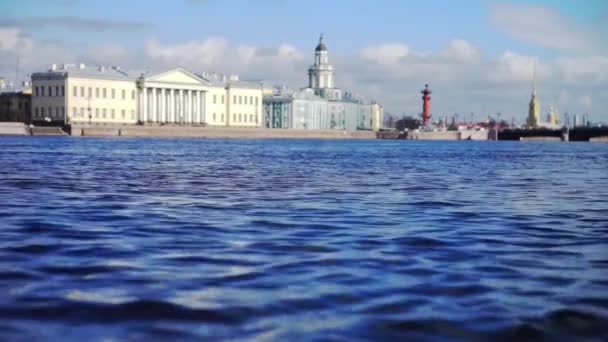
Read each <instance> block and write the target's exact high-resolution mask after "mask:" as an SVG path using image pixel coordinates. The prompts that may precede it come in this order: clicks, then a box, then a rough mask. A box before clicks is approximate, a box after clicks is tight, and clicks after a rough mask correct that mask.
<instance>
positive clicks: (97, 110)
mask: <svg viewBox="0 0 608 342" xmlns="http://www.w3.org/2000/svg"><path fill="white" fill-rule="evenodd" d="M98 117H99V108H95V119H97V118H98Z"/></svg>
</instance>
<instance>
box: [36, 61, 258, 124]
mask: <svg viewBox="0 0 608 342" xmlns="http://www.w3.org/2000/svg"><path fill="white" fill-rule="evenodd" d="M32 89H33V96H32V121H33V122H34V123H43V122H44V123H49V122H50V123H55V124H68V123H80V124H82V123H89V124H122V125H128V124H145V125H166V124H175V125H203V126H204V125H210V126H238V127H259V126H260V124H261V119H262V117H261V115H262V114H261V108H260V107H261V102H262V86H261V85H260V84H259V83H255V82H241V81H239V79H238V77H236V76H231V77H230V78H226V77H225V76H217V75H207V74H202V75H197V74H194V73H192V72H189V71H187V70H184V69H181V68H178V69H172V70H168V71H164V72H160V73H137V72H128V71H125V70H121V69H120V68H119V67H116V66H114V67H109V68H106V67H101V66H100V67H87V66H85V65H83V64H80V65H73V64H70V65H63V66H62V67H58V66H57V65H53V66H52V67H51V69H50V70H49V71H48V72H41V73H34V74H33V75H32ZM232 99H234V100H233V101H230V100H232Z"/></svg>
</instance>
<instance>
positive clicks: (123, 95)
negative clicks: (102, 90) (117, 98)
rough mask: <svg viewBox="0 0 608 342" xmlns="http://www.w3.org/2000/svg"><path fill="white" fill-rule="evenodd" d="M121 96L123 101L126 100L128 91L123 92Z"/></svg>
mask: <svg viewBox="0 0 608 342" xmlns="http://www.w3.org/2000/svg"><path fill="white" fill-rule="evenodd" d="M120 94H121V95H122V99H123V100H125V99H126V98H127V91H126V90H124V89H123V90H121V92H120Z"/></svg>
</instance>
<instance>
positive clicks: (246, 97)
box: [245, 96, 247, 104]
mask: <svg viewBox="0 0 608 342" xmlns="http://www.w3.org/2000/svg"><path fill="white" fill-rule="evenodd" d="M245 104H247V96H245Z"/></svg>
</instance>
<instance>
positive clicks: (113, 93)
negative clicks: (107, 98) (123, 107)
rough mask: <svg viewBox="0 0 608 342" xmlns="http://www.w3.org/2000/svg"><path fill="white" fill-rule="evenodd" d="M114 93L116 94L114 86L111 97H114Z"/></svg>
mask: <svg viewBox="0 0 608 342" xmlns="http://www.w3.org/2000/svg"><path fill="white" fill-rule="evenodd" d="M115 94H116V90H115V89H114V88H112V99H114V98H115V97H116V96H115Z"/></svg>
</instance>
